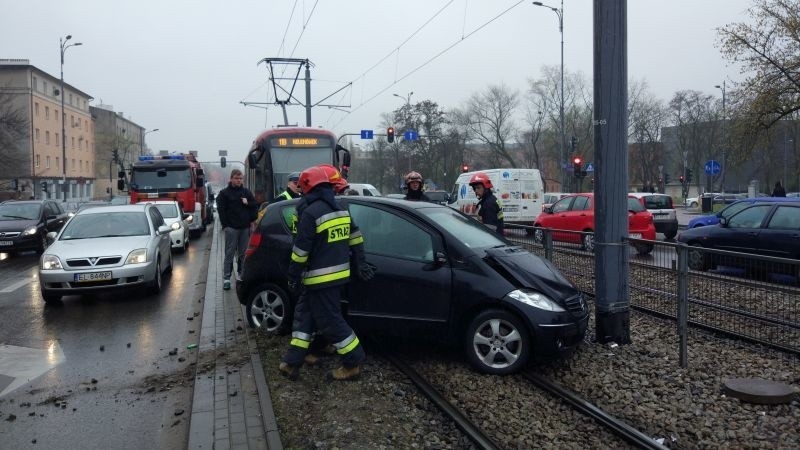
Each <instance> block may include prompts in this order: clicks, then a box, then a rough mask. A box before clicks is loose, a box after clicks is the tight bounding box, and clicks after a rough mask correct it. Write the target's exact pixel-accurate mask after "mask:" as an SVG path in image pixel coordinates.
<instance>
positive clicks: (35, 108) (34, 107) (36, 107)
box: [33, 102, 39, 117]
mask: <svg viewBox="0 0 800 450" xmlns="http://www.w3.org/2000/svg"><path fill="white" fill-rule="evenodd" d="M33 109H34V111H35V114H36V117H39V102H36V103H34V104H33Z"/></svg>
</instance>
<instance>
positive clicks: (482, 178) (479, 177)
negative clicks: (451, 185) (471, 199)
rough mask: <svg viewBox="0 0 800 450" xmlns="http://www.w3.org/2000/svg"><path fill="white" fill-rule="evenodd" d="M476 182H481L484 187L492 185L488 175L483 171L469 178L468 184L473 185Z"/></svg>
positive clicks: (488, 187) (487, 187)
mask: <svg viewBox="0 0 800 450" xmlns="http://www.w3.org/2000/svg"><path fill="white" fill-rule="evenodd" d="M476 184H482V185H483V187H484V189H491V188H492V187H493V186H492V180H490V179H489V177H488V176H487V175H486V174H485V173H483V172H478V173H476V174H475V175H473V176H472V178H470V179H469V185H470V186H474V185H476Z"/></svg>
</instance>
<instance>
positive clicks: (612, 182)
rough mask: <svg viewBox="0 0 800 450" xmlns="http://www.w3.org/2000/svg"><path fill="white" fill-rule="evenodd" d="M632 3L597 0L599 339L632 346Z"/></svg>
mask: <svg viewBox="0 0 800 450" xmlns="http://www.w3.org/2000/svg"><path fill="white" fill-rule="evenodd" d="M626 24H627V2H626V1H625V0H594V121H593V125H594V148H595V149H596V154H595V161H596V162H597V164H596V167H595V200H596V201H597V203H596V205H595V220H596V224H597V232H596V233H595V263H594V264H595V274H596V278H595V284H596V285H595V292H597V297H596V305H597V306H596V311H595V318H596V322H597V327H596V331H595V333H596V337H597V341H598V342H600V343H607V342H616V343H618V344H628V343H630V341H631V338H630V299H629V291H628V251H629V249H628V246H629V244H628V243H627V242H626V241H625V237H627V236H628V204H627V202H628V196H627V195H626V194H627V192H628V189H627V188H628V141H627V137H628V133H627V130H628V114H627V104H628V89H627V80H628V58H627V57H628V50H627V41H628V37H627V25H626Z"/></svg>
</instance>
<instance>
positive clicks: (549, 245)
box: [542, 228, 553, 261]
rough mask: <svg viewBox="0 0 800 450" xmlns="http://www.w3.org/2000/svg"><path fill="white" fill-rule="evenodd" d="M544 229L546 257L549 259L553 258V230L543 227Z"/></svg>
mask: <svg viewBox="0 0 800 450" xmlns="http://www.w3.org/2000/svg"><path fill="white" fill-rule="evenodd" d="M542 231H544V242H542V243H543V244H544V258H545V259H546V260H548V261H552V260H553V230H551V229H549V228H543V229H542Z"/></svg>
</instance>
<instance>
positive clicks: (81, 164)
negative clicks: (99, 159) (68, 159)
mask: <svg viewBox="0 0 800 450" xmlns="http://www.w3.org/2000/svg"><path fill="white" fill-rule="evenodd" d="M78 172H83V160H80V161H78Z"/></svg>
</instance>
